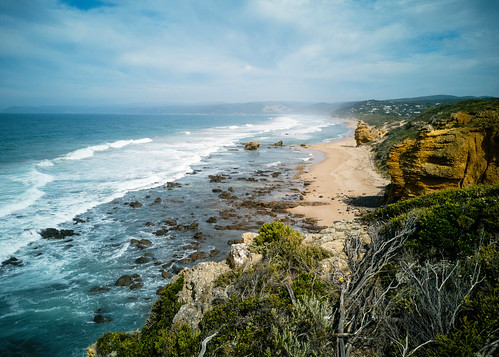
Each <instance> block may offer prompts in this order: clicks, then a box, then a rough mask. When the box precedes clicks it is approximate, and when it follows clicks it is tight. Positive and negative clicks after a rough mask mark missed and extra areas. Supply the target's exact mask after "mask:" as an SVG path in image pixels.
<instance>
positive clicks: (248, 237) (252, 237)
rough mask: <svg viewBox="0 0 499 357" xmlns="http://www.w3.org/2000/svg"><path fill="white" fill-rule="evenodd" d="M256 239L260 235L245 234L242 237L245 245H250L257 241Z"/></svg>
mask: <svg viewBox="0 0 499 357" xmlns="http://www.w3.org/2000/svg"><path fill="white" fill-rule="evenodd" d="M256 237H258V233H254V232H246V233H243V235H242V238H243V243H246V244H248V245H249V244H251V243H253V241H254V240H255V238H256Z"/></svg>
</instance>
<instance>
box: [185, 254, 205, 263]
mask: <svg viewBox="0 0 499 357" xmlns="http://www.w3.org/2000/svg"><path fill="white" fill-rule="evenodd" d="M189 257H190V258H191V259H192V261H193V262H195V261H196V260H200V259H206V258H208V254H207V253H205V252H194V253H192V254H191V255H190V256H189Z"/></svg>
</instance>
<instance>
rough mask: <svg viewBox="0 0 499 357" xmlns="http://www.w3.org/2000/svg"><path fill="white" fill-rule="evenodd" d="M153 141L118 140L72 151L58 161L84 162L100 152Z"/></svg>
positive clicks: (145, 139)
mask: <svg viewBox="0 0 499 357" xmlns="http://www.w3.org/2000/svg"><path fill="white" fill-rule="evenodd" d="M152 141H153V140H152V139H150V138H143V139H131V140H118V141H115V142H112V143H106V144H102V145H93V146H88V147H86V148H83V149H78V150H75V151H71V152H70V153H67V154H66V155H64V156H62V157H59V158H58V160H83V159H88V158H90V157H92V156H94V154H95V153H96V152H99V151H105V150H108V149H121V148H123V147H125V146H128V145H139V144H147V143H150V142H152ZM56 160H57V159H56Z"/></svg>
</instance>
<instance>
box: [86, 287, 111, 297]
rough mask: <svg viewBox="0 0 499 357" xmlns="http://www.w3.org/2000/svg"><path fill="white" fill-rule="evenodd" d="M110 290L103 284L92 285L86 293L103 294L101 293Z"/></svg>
mask: <svg viewBox="0 0 499 357" xmlns="http://www.w3.org/2000/svg"><path fill="white" fill-rule="evenodd" d="M110 290H111V289H110V288H107V287H105V286H94V287H92V288H90V290H88V293H89V294H92V295H95V294H103V293H107V292H108V291H110Z"/></svg>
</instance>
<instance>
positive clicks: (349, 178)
mask: <svg viewBox="0 0 499 357" xmlns="http://www.w3.org/2000/svg"><path fill="white" fill-rule="evenodd" d="M349 124H350V125H349V126H350V127H351V126H352V124H353V123H349ZM310 148H311V149H312V150H317V151H320V152H322V153H323V154H324V159H323V160H322V161H320V162H319V163H317V164H314V165H312V166H311V167H310V170H308V172H304V173H303V174H302V178H303V180H305V181H308V182H310V184H309V185H308V186H307V191H306V193H305V196H304V200H303V202H305V203H306V205H300V206H298V207H295V208H293V209H291V210H290V212H292V213H297V214H303V215H305V217H309V218H315V219H317V220H318V222H317V224H318V225H322V226H330V225H331V224H333V223H334V222H336V221H340V220H350V219H353V218H355V213H356V212H357V210H356V209H354V208H353V207H352V206H350V205H349V204H347V203H346V202H345V199H348V198H360V197H369V196H376V195H379V194H380V193H381V192H382V190H383V188H384V187H385V186H386V185H387V184H388V183H389V180H387V179H385V178H383V177H382V176H381V175H380V174H379V173H378V172H376V171H375V169H374V163H373V161H372V158H371V153H370V151H369V147H367V146H360V147H357V146H356V144H355V139H354V137H353V135H352V136H350V137H347V138H345V139H343V140H339V141H334V142H331V143H327V144H318V145H313V146H310ZM317 203H320V205H317ZM313 204H315V205H313Z"/></svg>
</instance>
